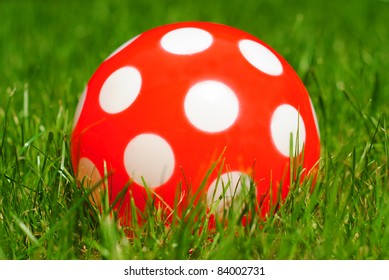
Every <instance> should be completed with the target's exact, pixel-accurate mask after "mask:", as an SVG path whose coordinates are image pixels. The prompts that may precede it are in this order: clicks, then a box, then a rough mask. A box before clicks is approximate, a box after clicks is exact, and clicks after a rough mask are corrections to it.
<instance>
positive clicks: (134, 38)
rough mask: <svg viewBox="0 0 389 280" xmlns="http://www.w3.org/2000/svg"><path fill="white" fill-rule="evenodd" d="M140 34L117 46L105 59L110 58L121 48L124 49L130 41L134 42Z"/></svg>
mask: <svg viewBox="0 0 389 280" xmlns="http://www.w3.org/2000/svg"><path fill="white" fill-rule="evenodd" d="M139 36H140V35H137V36H135V37H133V38H132V39H130V40H128V41H127V42H125V43H124V44H122V45H121V46H120V47H119V48H117V49H116V50H115V51H114V52H113V53H111V54H110V55H109V56H108V57H107V59H106V60H108V59H110V58H111V57H113V56H114V55H115V54H117V53H119V52H120V51H121V50H123V49H125V48H126V47H127V46H129V45H130V44H131V43H132V42H134V41H135V40H136V39H137V38H138V37H139Z"/></svg>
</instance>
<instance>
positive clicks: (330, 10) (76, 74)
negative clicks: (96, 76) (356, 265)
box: [0, 0, 389, 259]
mask: <svg viewBox="0 0 389 280" xmlns="http://www.w3.org/2000/svg"><path fill="white" fill-rule="evenodd" d="M310 2H312V3H310ZM388 14H389V3H388V1H378V0H365V1H362V0H359V1H358V0H350V1H303V0H300V1H281V0H276V1H254V0H252V1H232V0H231V1H227V0H224V1H222V0H220V1H203V0H193V1H118V0H116V1H115V0H114V1H73V0H70V1H69V0H67V1H60V0H58V1H44V0H36V1H32V0H31V1H27V0H0V18H1V24H0V54H1V55H0V69H1V74H0V259H102V258H103V259H121V258H126V259H389V184H388V173H389V172H388V154H389V152H388V146H389V142H388V128H387V126H388V124H387V121H388V119H387V116H388V111H389V108H388V104H389V83H388V80H389V48H388V45H389V29H388V28H387V15H388ZM186 20H204V21H215V22H220V23H225V24H228V25H232V26H235V27H238V28H241V29H243V30H246V31H247V32H250V33H252V34H254V35H256V36H257V37H259V38H260V39H262V40H264V41H265V42H267V43H268V44H270V45H271V46H272V47H273V48H275V49H276V50H277V51H278V52H279V53H280V54H281V55H283V56H284V57H285V58H286V59H287V60H288V61H289V63H290V64H291V65H292V66H293V67H294V68H295V69H296V71H297V72H298V74H299V75H300V77H301V78H302V80H303V81H304V83H305V85H306V87H307V89H308V91H309V92H310V95H311V98H312V100H313V103H314V104H315V107H316V111H317V114H318V118H319V124H320V131H321V141H322V160H321V166H320V175H319V178H318V181H317V183H316V185H315V188H314V190H313V192H309V191H308V188H307V187H304V186H307V185H308V184H309V183H310V182H304V183H303V185H302V186H298V185H295V187H294V188H293V190H292V192H291V194H290V195H289V197H288V199H287V200H286V201H285V203H284V204H283V205H282V206H281V208H280V209H279V210H278V211H277V212H276V213H275V214H274V215H270V216H269V217H268V218H267V219H266V220H262V219H260V218H259V217H256V218H254V219H253V220H252V221H251V224H250V225H249V226H248V227H246V228H243V227H242V226H241V225H240V222H239V221H240V216H239V214H240V212H239V211H235V212H234V211H230V214H229V215H228V216H227V217H226V218H227V219H228V224H229V226H228V227H227V228H224V227H223V226H222V224H221V223H220V224H218V226H217V227H216V230H215V232H212V233H210V232H208V231H204V230H203V231H201V230H200V229H201V227H202V226H203V223H202V221H201V220H199V219H196V218H195V216H196V215H195V214H199V215H202V216H204V217H207V215H206V212H205V209H204V207H203V206H202V205H198V206H196V207H194V209H193V211H191V212H189V213H188V216H187V217H186V219H185V222H183V221H182V220H179V219H176V223H175V224H174V225H172V226H171V227H166V226H165V225H164V223H163V220H164V216H163V213H161V212H159V211H157V210H156V209H154V208H152V207H150V208H148V211H147V213H146V214H147V215H149V217H150V219H148V222H147V223H146V224H145V225H144V226H143V227H136V228H134V229H133V234H134V238H127V235H126V234H125V231H124V229H123V228H120V227H119V226H118V225H117V224H116V223H115V221H114V219H113V216H112V215H111V213H110V210H109V207H108V206H107V205H105V207H104V211H103V212H102V213H99V212H98V211H96V210H95V209H93V207H91V206H90V205H89V204H88V202H87V201H88V200H87V195H88V193H86V192H85V190H83V189H80V188H78V187H77V184H76V183H75V178H74V174H73V171H72V168H71V165H70V158H69V136H70V133H71V125H72V118H73V115H74V111H75V108H76V104H77V101H78V97H79V95H80V93H81V91H82V90H83V87H84V85H85V84H86V83H87V81H88V80H89V78H90V76H91V75H92V74H93V72H94V71H95V69H96V68H97V67H98V65H99V64H100V63H101V62H102V61H103V60H104V59H105V57H107V55H108V54H110V53H111V52H112V51H113V50H114V49H115V48H116V47H118V46H119V45H120V44H121V43H123V42H125V41H127V40H128V39H129V38H131V37H133V36H134V35H136V34H138V33H140V32H143V31H145V30H147V29H150V28H152V27H155V26H158V25H162V24H165V23H170V22H175V21H186ZM156 211H157V212H156ZM234 213H235V214H234Z"/></svg>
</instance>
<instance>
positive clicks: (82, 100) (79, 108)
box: [73, 86, 88, 129]
mask: <svg viewBox="0 0 389 280" xmlns="http://www.w3.org/2000/svg"><path fill="white" fill-rule="evenodd" d="M87 91H88V86H86V87H85V89H84V91H83V92H82V94H81V96H80V99H79V101H78V104H77V108H76V112H75V114H74V120H73V129H74V128H75V127H76V125H77V122H78V120H79V119H80V116H81V112H82V109H83V108H84V105H85V99H86V93H87Z"/></svg>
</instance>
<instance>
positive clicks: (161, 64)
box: [71, 22, 320, 222]
mask: <svg viewBox="0 0 389 280" xmlns="http://www.w3.org/2000/svg"><path fill="white" fill-rule="evenodd" d="M319 155H320V140H319V128H318V122H317V117H316V114H315V110H314V108H313V103H312V101H311V99H310V97H309V95H308V93H307V91H306V89H305V87H304V85H303V84H302V82H301V80H300V79H299V77H298V76H297V74H296V73H295V71H294V70H293V69H292V67H291V66H290V65H289V64H288V63H287V62H286V61H285V60H284V59H283V58H282V57H281V56H280V55H279V54H278V53H276V52H275V51H274V50H273V49H272V48H270V47H269V46H268V45H266V44H265V43H263V42H262V41H260V40H259V39H257V38H256V37H254V36H252V35H250V34H248V33H246V32H244V31H241V30H238V29H235V28H232V27H228V26H225V25H220V24H215V23H206V22H183V23H176V24H170V25H165V26H161V27H158V28H155V29H152V30H149V31H146V32H144V33H142V34H139V35H137V36H135V37H133V38H132V39H131V40H129V41H127V42H126V43H124V44H123V45H122V46H121V47H119V48H118V49H117V50H116V51H114V52H113V53H112V54H111V55H109V56H108V57H107V59H106V60H105V61H104V62H103V63H102V64H101V65H100V67H99V68H98V69H97V71H96V72H95V73H94V74H93V76H92V78H91V79H90V81H89V82H88V84H87V86H86V87H85V89H84V91H83V93H82V95H81V97H80V101H79V104H78V106H77V109H76V113H75V117H74V123H73V132H72V138H71V156H72V163H73V167H74V171H75V173H76V176H77V180H78V181H79V182H80V183H82V184H83V185H84V186H87V185H88V186H96V185H99V186H100V188H98V190H99V191H96V192H94V193H93V198H94V199H95V200H98V199H99V195H100V193H101V190H102V189H107V190H108V191H109V197H110V202H111V203H113V202H114V201H116V200H115V199H116V197H117V195H118V194H119V193H121V192H122V190H123V189H124V188H125V187H126V186H128V189H127V191H126V193H125V194H124V196H123V197H122V198H121V199H120V200H119V201H118V202H117V204H116V205H114V208H115V209H116V210H117V211H118V213H119V216H120V217H121V218H122V220H123V221H124V222H125V221H127V219H128V217H130V216H131V213H130V207H129V205H130V201H131V200H133V201H134V202H135V204H136V206H137V207H139V209H141V210H142V209H143V208H144V206H145V197H146V196H147V195H146V193H147V189H149V190H151V191H152V192H153V193H154V194H155V195H156V198H157V199H156V201H157V202H156V203H158V205H164V207H165V208H166V209H167V208H169V209H174V207H176V204H175V202H176V201H177V200H176V199H177V197H178V196H179V197H181V199H183V200H185V199H187V200H189V199H191V198H192V197H191V196H192V195H193V193H195V192H196V190H197V188H199V187H200V186H201V184H202V182H203V180H204V178H205V177H206V174H207V172H208V171H209V170H210V168H211V167H212V166H213V164H214V163H218V164H220V165H221V166H220V167H218V168H217V169H215V171H214V172H211V174H210V176H209V178H208V180H207V181H206V187H205V189H204V190H203V192H204V200H205V203H206V205H208V207H209V208H210V209H214V210H215V211H216V212H220V211H222V210H223V209H224V208H225V207H227V206H228V205H229V204H230V203H231V199H232V197H233V196H234V195H237V196H239V194H241V193H242V192H246V190H247V189H249V188H255V192H254V193H255V195H256V196H257V200H258V202H261V205H260V207H261V212H262V213H263V214H266V213H267V211H269V208H270V205H271V203H272V202H274V200H273V201H272V197H273V199H274V198H276V197H278V196H280V197H282V198H285V196H286V195H287V194H288V191H289V185H288V184H289V181H290V179H289V177H290V175H289V171H290V167H289V164H290V162H291V157H299V158H300V161H301V162H302V165H303V170H304V172H303V176H305V175H307V174H308V173H309V172H310V171H312V170H313V169H314V168H315V166H316V165H317V162H318V160H319ZM220 158H221V159H222V160H221V161H218V160H220ZM222 163H223V164H222ZM220 170H221V171H222V173H221V174H220V173H219V171H220ZM281 184H282V185H281ZM280 186H282V187H281V189H280ZM226 187H227V191H226V190H225V188H226ZM279 191H281V193H278V192H279ZM270 194H272V195H270ZM220 197H224V200H223V203H222V202H221V200H220Z"/></svg>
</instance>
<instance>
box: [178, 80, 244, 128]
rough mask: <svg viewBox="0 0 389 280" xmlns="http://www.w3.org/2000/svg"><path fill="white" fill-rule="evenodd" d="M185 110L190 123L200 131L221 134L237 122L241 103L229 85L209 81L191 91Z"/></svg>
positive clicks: (186, 98) (188, 94)
mask: <svg viewBox="0 0 389 280" xmlns="http://www.w3.org/2000/svg"><path fill="white" fill-rule="evenodd" d="M184 109H185V114H186V116H187V117H188V119H189V121H190V122H191V123H192V124H193V125H194V126H195V127H197V128H198V129H200V130H203V131H205V132H220V131H223V130H225V129H227V128H229V127H230V126H231V125H232V124H233V123H234V122H235V120H236V118H237V116H238V113H239V101H238V99H237V97H236V95H235V93H234V92H233V91H232V89H230V88H229V87H228V86H227V85H225V84H223V83H221V82H217V81H210V80H208V81H202V82H199V83H197V84H195V85H194V86H192V87H191V88H190V89H189V91H188V93H187V95H186V97H185V103H184Z"/></svg>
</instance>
